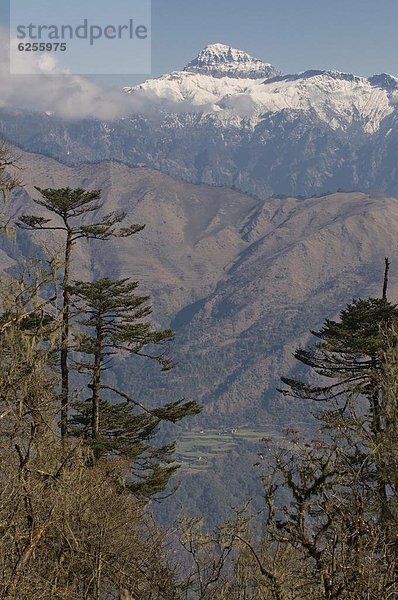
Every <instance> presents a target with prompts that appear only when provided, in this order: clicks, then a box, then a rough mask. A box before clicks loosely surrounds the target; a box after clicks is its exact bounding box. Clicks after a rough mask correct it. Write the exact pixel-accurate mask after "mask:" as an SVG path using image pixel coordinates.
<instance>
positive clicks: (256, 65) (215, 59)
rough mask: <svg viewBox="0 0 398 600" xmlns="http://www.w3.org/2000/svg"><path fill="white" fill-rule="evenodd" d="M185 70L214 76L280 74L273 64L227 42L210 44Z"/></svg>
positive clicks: (260, 77)
mask: <svg viewBox="0 0 398 600" xmlns="http://www.w3.org/2000/svg"><path fill="white" fill-rule="evenodd" d="M184 71H188V72H190V73H201V74H203V75H211V76H212V77H233V78H245V79H266V78H267V79H268V78H270V77H276V76H277V75H280V74H281V73H280V71H278V70H277V69H275V67H273V66H272V65H271V64H269V63H266V62H263V61H261V60H259V59H258V58H254V57H253V56H250V54H248V53H247V52H244V51H243V50H238V49H237V48H232V47H231V46H227V45H226V44H219V43H217V44H210V45H208V46H206V47H205V48H204V49H203V50H202V51H201V52H200V53H199V54H198V56H197V57H196V58H195V59H194V60H192V61H191V62H190V63H188V65H187V66H186V67H185V69H184Z"/></svg>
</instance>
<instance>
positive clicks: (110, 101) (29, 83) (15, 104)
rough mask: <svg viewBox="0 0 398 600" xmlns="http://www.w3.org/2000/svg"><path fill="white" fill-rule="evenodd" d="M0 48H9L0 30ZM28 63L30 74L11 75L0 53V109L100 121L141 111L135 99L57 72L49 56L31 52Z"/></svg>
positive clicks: (5, 56) (6, 59) (5, 57)
mask: <svg viewBox="0 0 398 600" xmlns="http://www.w3.org/2000/svg"><path fill="white" fill-rule="evenodd" d="M0 46H1V47H2V48H7V47H9V33H8V31H5V30H4V29H3V30H0ZM13 58H14V59H15V62H14V63H13V70H14V71H16V72H17V71H18V56H14V57H13ZM24 60H26V58H24ZM29 61H30V65H29V71H30V72H31V73H32V74H31V75H16V74H14V75H11V74H10V63H9V55H8V52H2V53H1V56H0V107H12V108H20V109H27V110H34V111H40V112H47V113H50V114H51V113H53V114H56V115H58V116H60V117H62V118H66V119H85V118H90V117H91V118H97V119H104V120H107V119H115V118H118V117H123V116H127V115H129V114H133V113H137V112H142V111H144V110H145V106H144V104H143V101H142V100H140V99H139V98H133V97H131V96H129V95H128V94H123V93H122V92H121V90H109V89H107V88H103V87H101V86H100V85H98V84H97V83H95V82H93V81H91V80H89V79H87V78H85V77H83V76H80V75H73V74H71V73H67V72H65V71H62V70H59V68H58V66H57V61H56V58H55V57H54V56H53V55H51V54H48V53H33V52H32V53H31V55H30V58H29ZM24 69H26V63H25V65H24Z"/></svg>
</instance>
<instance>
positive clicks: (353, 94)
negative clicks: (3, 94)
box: [0, 44, 398, 198]
mask: <svg viewBox="0 0 398 600" xmlns="http://www.w3.org/2000/svg"><path fill="white" fill-rule="evenodd" d="M123 93H124V94H128V95H129V96H130V99H131V114H130V115H129V116H127V117H125V118H120V119H117V120H114V121H107V122H105V121H101V120H98V119H85V120H78V121H73V122H72V121H66V120H62V119H60V118H59V117H58V116H57V114H45V113H33V112H26V111H20V110H17V109H14V108H13V107H4V108H2V109H1V110H0V135H1V136H2V137H5V138H6V139H8V140H9V141H11V142H13V143H16V144H17V145H19V146H21V147H23V148H24V149H26V150H28V151H32V152H39V153H42V154H45V155H48V156H51V157H54V158H57V159H59V160H60V161H62V162H65V163H67V164H71V165H78V164H81V163H83V162H96V161H100V160H104V159H110V160H116V161H121V162H124V163H126V164H128V165H137V164H145V165H148V166H150V167H153V168H155V169H157V170H160V171H162V172H164V173H167V174H171V175H174V176H177V177H179V178H181V179H185V180H187V181H191V182H195V183H197V182H202V183H207V184H211V185H224V186H229V187H235V188H237V189H239V190H242V191H245V192H248V193H251V194H255V195H257V196H258V197H260V198H263V197H267V196H271V195H273V194H278V195H281V194H284V195H295V196H299V195H303V196H311V195H313V194H320V193H326V192H328V191H336V190H338V189H343V190H362V191H365V192H374V191H380V192H384V193H388V194H398V169H397V156H398V109H397V100H398V79H396V78H395V77H392V76H391V75H387V74H381V75H375V76H373V77H370V78H363V77H356V76H354V75H350V74H344V73H339V72H336V71H306V72H304V73H300V74H298V75H282V74H281V73H280V72H279V71H278V70H277V69H276V68H274V67H273V66H272V65H270V64H268V63H266V62H262V61H261V60H258V59H255V58H253V57H251V56H250V55H248V54H247V53H245V52H243V51H241V50H236V49H233V48H230V47H229V46H226V45H223V44H213V45H210V46H207V47H206V48H205V49H204V50H202V52H200V54H199V55H198V57H197V58H196V59H194V60H193V61H191V62H190V63H189V64H188V65H187V66H186V67H185V69H184V70H182V71H174V72H172V73H170V74H168V75H164V76H162V77H159V78H157V79H151V80H148V81H146V82H145V83H143V84H141V85H139V86H135V87H130V88H129V87H127V88H124V90H123ZM121 94H122V92H121Z"/></svg>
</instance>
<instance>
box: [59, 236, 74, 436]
mask: <svg viewBox="0 0 398 600" xmlns="http://www.w3.org/2000/svg"><path fill="white" fill-rule="evenodd" d="M71 250H72V232H71V231H70V229H69V228H68V234H67V238H66V246H65V267H64V277H63V281H62V287H63V306H62V330H61V438H62V444H63V446H64V448H66V445H67V442H68V408H69V368H68V351H69V350H68V345H69V310H70V300H71V294H70V289H69V277H70V259H71Z"/></svg>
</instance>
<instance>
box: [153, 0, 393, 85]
mask: <svg viewBox="0 0 398 600" xmlns="http://www.w3.org/2000/svg"><path fill="white" fill-rule="evenodd" d="M152 6H153V11H152V15H153V16H152V19H153V70H154V73H156V74H158V73H161V72H164V71H168V70H170V69H171V68H173V67H174V68H175V67H181V66H183V65H184V64H185V63H186V62H187V60H188V59H190V58H192V57H193V56H194V55H196V54H197V51H198V50H199V49H200V48H201V47H203V46H205V45H206V44H208V43H212V42H215V41H220V42H224V43H227V44H231V45H232V46H236V47H239V48H242V49H244V50H247V51H249V52H251V53H252V54H254V55H257V56H258V57H259V58H262V59H265V60H267V61H269V62H271V63H273V64H275V66H278V67H279V68H281V69H282V70H283V71H285V72H297V71H302V70H305V69H308V68H335V69H338V70H341V71H348V72H355V73H357V74H359V75H368V74H374V73H376V72H381V71H388V72H391V73H393V74H397V73H398V27H397V24H398V1H397V0H197V1H196V0H195V1H190V0H153V2H152Z"/></svg>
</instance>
